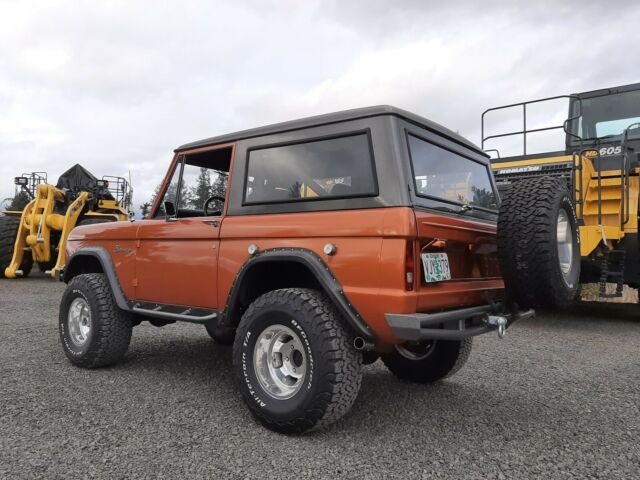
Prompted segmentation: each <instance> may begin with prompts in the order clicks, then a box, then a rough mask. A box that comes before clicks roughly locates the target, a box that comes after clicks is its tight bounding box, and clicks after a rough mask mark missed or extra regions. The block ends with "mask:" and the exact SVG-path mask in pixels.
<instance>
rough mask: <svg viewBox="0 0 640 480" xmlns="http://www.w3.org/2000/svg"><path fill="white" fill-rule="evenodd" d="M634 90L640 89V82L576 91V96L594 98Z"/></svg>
mask: <svg viewBox="0 0 640 480" xmlns="http://www.w3.org/2000/svg"><path fill="white" fill-rule="evenodd" d="M632 90H640V83H630V84H629V85H621V86H619V87H609V88H601V89H598V90H590V91H588V92H580V93H574V94H573V95H575V96H576V97H580V98H592V97H601V96H603V95H610V94H612V93H622V92H630V91H632Z"/></svg>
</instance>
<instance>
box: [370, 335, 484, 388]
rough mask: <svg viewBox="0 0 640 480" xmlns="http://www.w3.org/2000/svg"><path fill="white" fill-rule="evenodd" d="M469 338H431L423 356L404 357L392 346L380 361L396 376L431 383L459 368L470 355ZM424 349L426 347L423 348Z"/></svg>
mask: <svg viewBox="0 0 640 480" xmlns="http://www.w3.org/2000/svg"><path fill="white" fill-rule="evenodd" d="M472 344H473V341H472V339H471V338H466V339H464V340H435V341H434V342H433V346H432V347H431V349H430V350H429V351H428V353H426V356H425V357H424V358H419V359H414V358H408V356H407V355H406V354H403V353H402V350H401V349H399V348H395V349H394V350H393V351H392V352H390V353H386V354H384V355H382V361H383V363H384V364H385V365H386V366H387V368H388V369H389V370H390V371H391V373H393V374H394V375H395V376H396V377H398V378H401V379H402V380H407V381H409V382H414V383H434V382H437V381H438V380H442V379H444V378H447V377H450V376H451V375H453V374H455V373H456V372H457V371H458V370H460V369H461V368H462V367H463V366H464V364H465V363H467V360H468V359H469V355H471V346H472ZM425 351H426V349H425Z"/></svg>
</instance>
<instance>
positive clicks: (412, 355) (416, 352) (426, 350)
mask: <svg viewBox="0 0 640 480" xmlns="http://www.w3.org/2000/svg"><path fill="white" fill-rule="evenodd" d="M435 346H436V341H435V340H431V341H426V342H413V343H407V344H404V345H396V347H395V348H396V351H397V352H398V353H399V354H400V355H402V356H403V357H404V358H407V359H409V360H414V361H417V360H424V359H425V358H427V357H428V356H429V355H431V354H432V353H433V350H434V349H435Z"/></svg>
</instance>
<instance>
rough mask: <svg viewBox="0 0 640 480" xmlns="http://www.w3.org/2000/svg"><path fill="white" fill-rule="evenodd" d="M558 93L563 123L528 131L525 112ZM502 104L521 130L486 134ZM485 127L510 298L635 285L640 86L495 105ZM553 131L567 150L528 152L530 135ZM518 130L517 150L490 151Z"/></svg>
mask: <svg viewBox="0 0 640 480" xmlns="http://www.w3.org/2000/svg"><path fill="white" fill-rule="evenodd" d="M561 99H566V100H567V101H568V104H569V113H568V116H567V118H566V120H564V122H563V123H562V124H561V125H551V126H542V127H537V128H531V125H532V124H533V123H534V122H533V121H531V119H530V118H528V113H529V112H531V111H537V112H538V113H539V107H540V105H542V104H543V103H545V102H557V101H559V100H561ZM505 110H506V111H509V110H510V111H512V112H514V111H515V112H517V114H518V116H519V117H520V118H521V120H522V125H523V126H522V129H521V130H513V131H507V132H502V133H500V132H499V133H490V132H489V131H488V125H487V124H488V121H490V120H491V119H493V121H495V119H496V118H500V117H499V114H496V112H497V111H501V114H502V113H504V111H505ZM489 123H490V122H489ZM481 128H482V130H481V131H482V148H483V149H485V151H486V152H487V153H489V152H493V153H492V157H495V158H492V161H491V162H492V169H493V173H494V177H495V180H496V184H497V186H498V190H499V192H500V196H501V199H502V201H501V207H500V219H499V224H498V244H499V249H500V251H501V254H500V255H501V258H500V261H501V268H502V271H503V275H504V278H505V284H506V286H507V291H508V293H509V294H510V295H511V296H512V297H513V298H514V300H516V301H517V302H518V303H519V304H521V305H522V306H527V307H529V306H530V307H538V308H545V307H547V308H558V307H564V306H567V305H569V304H570V303H571V302H573V301H574V300H575V299H576V298H577V297H578V295H579V292H580V288H581V285H584V284H587V283H588V284H597V285H598V289H597V295H596V296H597V297H598V299H608V298H619V297H622V295H623V290H624V286H625V285H628V286H629V287H631V288H638V286H639V285H640V250H639V247H638V214H639V210H638V190H639V182H638V179H639V174H640V156H639V152H640V83H639V84H633V85H626V86H621V87H615V88H607V89H604V90H597V91H590V92H583V93H578V94H572V95H561V96H557V97H550V98H544V99H539V100H533V101H528V102H521V103H515V104H510V105H504V106H501V107H494V108H490V109H488V110H486V111H485V112H484V113H483V114H482V121H481ZM554 129H562V130H563V131H564V136H565V149H564V150H562V151H554V152H531V151H530V150H531V148H530V145H528V143H527V140H528V139H530V137H531V136H532V134H535V133H540V132H546V131H549V130H554ZM494 130H495V129H494ZM519 137H521V138H522V141H523V143H522V145H523V149H522V152H523V153H522V154H521V155H517V156H511V157H506V158H505V157H502V158H501V157H500V151H499V150H497V149H493V148H492V149H490V150H489V149H486V147H487V146H491V147H492V146H494V144H495V142H500V143H501V144H506V143H508V140H509V139H514V138H515V139H518V141H519ZM491 142H494V143H491ZM611 284H614V285H615V287H614V288H611V287H613V285H611ZM607 287H609V288H607Z"/></svg>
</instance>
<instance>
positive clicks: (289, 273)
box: [223, 248, 375, 342]
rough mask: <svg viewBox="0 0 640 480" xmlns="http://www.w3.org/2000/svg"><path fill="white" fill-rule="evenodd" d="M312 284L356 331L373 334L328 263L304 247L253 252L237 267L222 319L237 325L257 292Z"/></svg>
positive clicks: (365, 335)
mask: <svg viewBox="0 0 640 480" xmlns="http://www.w3.org/2000/svg"><path fill="white" fill-rule="evenodd" d="M293 287H296V288H311V289H314V290H319V291H321V292H323V293H324V294H326V295H327V297H328V298H329V299H330V300H331V302H332V304H333V305H334V306H335V308H336V309H337V310H338V312H339V313H340V314H341V316H342V317H343V318H344V319H345V320H346V322H347V324H348V325H349V326H350V327H351V329H352V330H353V332H354V333H355V335H357V336H360V337H363V338H364V339H365V340H367V341H371V342H373V341H375V335H374V333H373V332H372V330H371V329H370V328H369V326H368V325H367V323H366V322H365V320H364V319H363V318H362V316H361V315H360V314H359V313H358V311H357V309H356V308H355V307H354V306H353V305H352V304H351V302H350V301H349V299H348V298H347V296H346V294H345V293H344V290H343V289H342V285H341V284H340V282H338V280H337V279H336V277H335V276H334V275H333V273H332V272H331V270H330V269H329V267H328V266H327V264H326V263H325V262H324V261H323V259H322V258H321V257H319V256H318V255H317V254H315V253H314V252H312V251H310V250H307V249H293V248H282V249H280V248H279V249H270V250H265V251H264V252H260V253H258V254H256V255H254V256H252V257H251V258H250V259H249V260H247V262H245V264H244V265H243V266H242V268H241V269H240V270H239V272H238V274H237V276H236V278H235V280H234V282H233V285H232V286H231V290H230V292H229V295H228V297H227V304H226V307H225V310H224V314H223V315H224V320H223V321H224V323H226V325H227V326H229V327H231V328H236V327H237V326H238V324H239V322H240V318H241V317H242V314H243V313H244V311H245V310H246V309H247V308H248V307H249V305H250V304H251V302H253V301H254V300H255V299H256V298H258V297H259V296H260V295H262V294H264V293H267V292H269V291H272V290H277V289H281V288H293Z"/></svg>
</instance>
